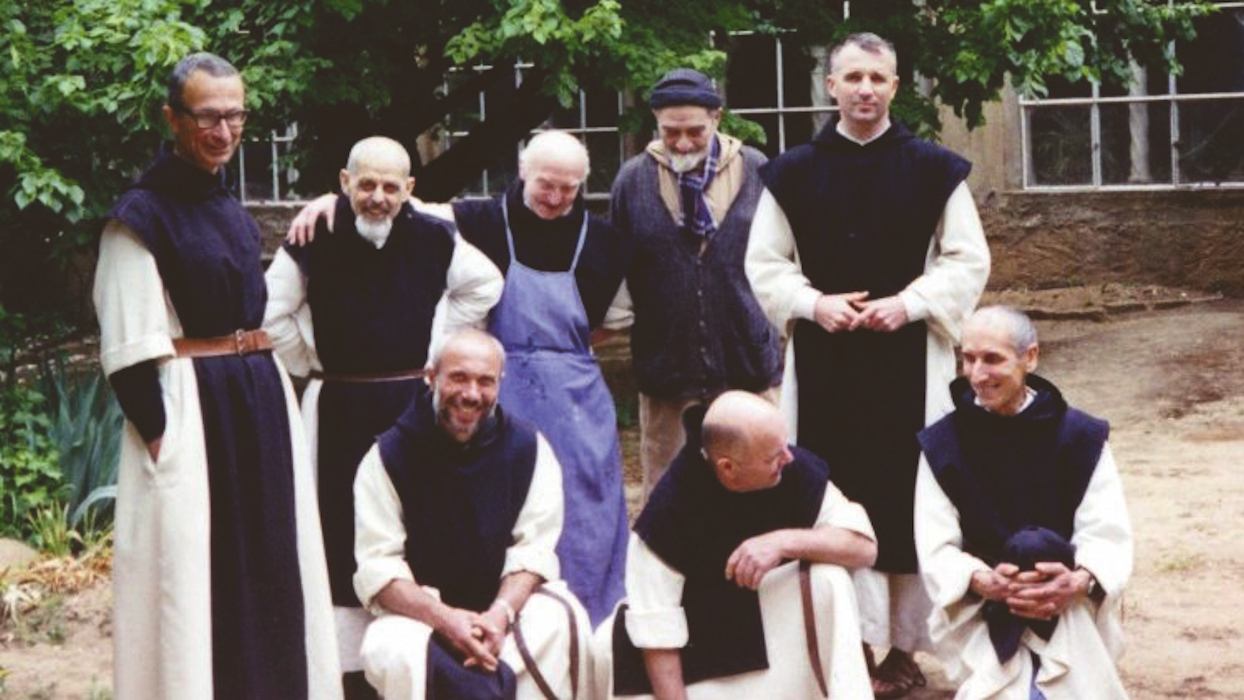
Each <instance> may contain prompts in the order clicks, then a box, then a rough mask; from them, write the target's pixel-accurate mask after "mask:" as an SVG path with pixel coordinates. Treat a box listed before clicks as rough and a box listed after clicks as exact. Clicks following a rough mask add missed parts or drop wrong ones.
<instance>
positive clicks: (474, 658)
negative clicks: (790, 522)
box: [434, 606, 510, 673]
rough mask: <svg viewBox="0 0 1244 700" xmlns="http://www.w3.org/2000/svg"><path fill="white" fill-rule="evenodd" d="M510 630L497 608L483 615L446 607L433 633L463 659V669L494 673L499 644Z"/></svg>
mask: <svg viewBox="0 0 1244 700" xmlns="http://www.w3.org/2000/svg"><path fill="white" fill-rule="evenodd" d="M509 626H510V625H509V621H508V620H507V619H506V616H505V612H504V610H501V609H500V608H499V607H497V606H493V607H491V608H489V609H488V610H486V611H484V612H482V613H477V612H474V611H472V610H463V609H462V608H450V607H446V609H445V611H444V612H443V613H442V614H441V615H440V620H438V621H437V624H436V625H434V629H435V630H436V633H437V634H439V635H441V637H443V638H444V639H445V641H447V642H449V643H450V645H451V646H453V648H454V649H456V650H457V651H458V652H459V653H461V654H462V655H463V656H465V657H466V660H465V661H463V663H462V665H463V666H466V667H468V668H470V667H472V666H478V667H480V668H482V669H484V670H485V671H488V672H489V673H492V672H494V671H496V670H497V659H498V657H499V655H500V654H501V644H502V643H503V642H504V641H505V635H506V633H507V632H508V631H509Z"/></svg>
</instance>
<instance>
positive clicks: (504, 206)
mask: <svg viewBox="0 0 1244 700" xmlns="http://www.w3.org/2000/svg"><path fill="white" fill-rule="evenodd" d="M501 220H502V221H504V222H505V244H506V246H507V247H509V249H510V264H511V265H513V264H514V263H516V262H518V256H517V255H515V254H514V232H513V231H511V230H510V202H509V198H508V197H502V198H501ZM587 221H588V214H587V205H586V204H585V205H584V208H583V225H582V226H580V227H579V242H578V243H576V244H575V249H574V258H572V259H571V260H570V269H569V270H567V272H574V271H575V268H577V267H578V266H579V255H580V254H582V253H583V242H584V241H586V240H587Z"/></svg>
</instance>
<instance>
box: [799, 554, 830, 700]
mask: <svg viewBox="0 0 1244 700" xmlns="http://www.w3.org/2000/svg"><path fill="white" fill-rule="evenodd" d="M799 593H800V594H801V597H802V598H803V631H804V634H806V635H807V638H808V661H809V662H811V664H812V675H814V676H816V685H817V687H819V688H820V689H821V695H822V696H823V697H825V698H826V699H827V700H828V698H829V687H828V686H827V685H825V669H824V668H821V647H820V644H819V643H818V642H817V636H816V608H815V607H814V606H813V605H812V562H810V561H808V560H807V559H805V560H803V561H801V562H799Z"/></svg>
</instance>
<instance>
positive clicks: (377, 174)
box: [341, 136, 415, 240]
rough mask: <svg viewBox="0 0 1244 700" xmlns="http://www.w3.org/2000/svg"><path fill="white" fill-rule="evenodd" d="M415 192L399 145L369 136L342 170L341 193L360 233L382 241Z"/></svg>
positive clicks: (355, 147) (352, 149) (357, 147)
mask: <svg viewBox="0 0 1244 700" xmlns="http://www.w3.org/2000/svg"><path fill="white" fill-rule="evenodd" d="M414 189H415V179H414V178H413V177H411V176H410V154H409V153H407V152H406V149H405V148H403V147H402V144H400V143H398V142H397V141H394V140H393V139H390V138H386V137H384V136H371V137H369V138H365V139H363V140H362V141H359V142H358V143H356V144H354V148H351V149H350V158H349V160H347V161H346V167H345V169H344V170H342V171H341V191H342V192H343V193H345V195H346V197H348V198H349V199H350V208H351V209H353V210H354V215H355V226H356V228H357V229H358V231H359V233H360V234H363V235H366V236H368V237H369V238H373V237H378V238H379V239H381V240H383V239H384V238H385V237H386V236H388V232H389V228H390V226H391V225H392V223H393V219H394V218H395V217H396V216H397V214H398V212H399V211H401V208H402V204H404V203H405V202H406V200H407V199H409V198H410V193H411V192H412V191H414Z"/></svg>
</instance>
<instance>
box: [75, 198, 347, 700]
mask: <svg viewBox="0 0 1244 700" xmlns="http://www.w3.org/2000/svg"><path fill="white" fill-rule="evenodd" d="M94 301H95V308H96V309H97V311H98V314H99V325H100V360H101V364H102V365H103V369H104V373H105V374H112V373H113V372H116V371H117V370H120V369H124V368H126V367H131V366H133V365H136V364H138V363H140V362H145V361H147V360H158V361H159V375H160V387H161V391H162V394H163V398H164V409H165V414H166V425H165V430H164V435H163V438H162V442H161V447H160V456H159V459H158V460H155V461H154V462H153V461H152V459H151V457H150V456H149V454H148V452H147V446H146V444H145V443H144V442H143V439H142V437H141V436H140V435H139V434H138V431H137V430H136V429H135V428H134V426H133V425H132V424H130V423H129V422H127V423H126V428H125V434H124V435H123V436H122V440H121V462H120V471H119V475H118V478H117V481H118V485H117V515H116V525H115V530H114V534H113V537H114V542H115V553H114V567H113V572H114V573H113V639H114V642H113V643H114V645H115V647H116V649H117V651H118V653H117V659H118V660H117V663H116V664H114V683H115V685H114V692H115V693H116V696H117V697H118V698H143V699H147V698H177V699H178V700H212V698H213V690H212V624H211V623H212V620H211V617H212V607H211V566H210V547H211V543H210V529H211V528H210V523H209V521H208V514H209V512H210V505H209V502H208V476H207V469H206V464H207V447H206V445H205V443H204V435H203V425H202V419H201V415H200V408H199V391H198V384H197V380H196V378H195V370H194V363H193V360H192V359H189V358H177V357H174V352H173V339H174V338H178V337H181V336H182V330H181V323H180V322H179V320H178V318H177V313H176V311H175V310H174V309H173V304H172V301H171V300H170V299H169V297H168V295H167V293H166V292H165V289H164V286H163V282H162V280H161V278H160V274H159V272H158V270H157V269H156V262H155V258H154V257H153V256H152V255H151V253H150V251H149V250H148V249H147V248H146V246H144V245H143V243H142V242H141V241H140V240H139V238H138V235H137V234H136V233H134V232H133V231H132V230H131V229H130V228H129V227H127V226H126V225H124V224H122V223H121V222H119V221H117V220H115V219H114V220H111V221H109V222H108V224H107V225H106V226H105V228H104V234H103V239H102V240H101V241H100V252H99V264H98V267H97V271H96V277H95V292H94ZM277 364H278V366H279V365H280V363H279V361H278V363H277ZM281 378H282V382H283V384H284V386H285V398H286V404H287V405H288V408H289V428H290V440H291V448H292V454H293V474H294V506H295V510H296V514H297V515H296V519H297V546H298V564H299V570H300V571H299V573H300V576H301V581H302V587H303V605H304V618H305V625H306V654H307V686H308V689H309V690H308V693H309V694H308V697H309V698H312V699H315V700H319V699H332V698H340V697H341V678H340V671H339V670H338V665H337V647H336V644H335V642H334V637H333V619H332V601H331V598H330V596H329V591H328V575H327V569H326V565H325V562H324V548H323V540H322V538H321V535H320V524H319V523H320V518H319V508H318V506H317V502H316V495H315V485H314V483H313V482H312V475H311V469H310V455H309V454H308V452H307V448H306V441H305V439H304V436H303V432H302V424H301V421H299V419H298V413H297V406H296V400H295V398H294V393H293V389H292V387H291V386H290V384H289V379H288V378H287V377H286V375H285V372H284V371H281Z"/></svg>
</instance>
